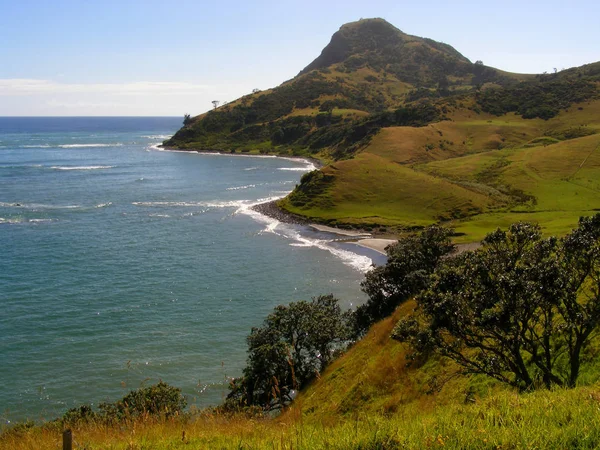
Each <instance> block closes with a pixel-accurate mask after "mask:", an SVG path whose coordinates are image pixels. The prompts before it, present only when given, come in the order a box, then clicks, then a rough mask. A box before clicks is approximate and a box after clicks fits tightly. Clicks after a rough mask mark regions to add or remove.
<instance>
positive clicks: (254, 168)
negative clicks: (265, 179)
mask: <svg viewBox="0 0 600 450" xmlns="http://www.w3.org/2000/svg"><path fill="white" fill-rule="evenodd" d="M244 170H258V167H256V166H254V167H246V168H245V169H244Z"/></svg>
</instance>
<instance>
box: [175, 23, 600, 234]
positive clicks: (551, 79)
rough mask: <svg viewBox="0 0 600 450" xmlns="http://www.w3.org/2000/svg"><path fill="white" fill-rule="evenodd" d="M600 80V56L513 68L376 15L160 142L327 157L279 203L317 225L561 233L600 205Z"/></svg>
mask: <svg viewBox="0 0 600 450" xmlns="http://www.w3.org/2000/svg"><path fill="white" fill-rule="evenodd" d="M599 85H600V62H598V63H593V64H588V65H585V66H582V67H577V68H572V69H568V70H563V71H560V72H556V73H552V74H539V75H523V74H514V73H508V72H503V71H501V70H498V69H495V68H492V67H488V66H486V65H484V64H483V63H482V62H481V61H477V62H475V63H472V62H471V61H469V60H468V59H467V58H465V57H464V56H463V55H461V54H460V53H459V52H458V51H457V50H456V49H454V48H453V47H451V46H450V45H448V44H444V43H440V42H436V41H433V40H431V39H427V38H421V37H416V36H411V35H408V34H405V33H403V32H402V31H400V30H399V29H397V28H396V27H394V26H393V25H391V24H389V23H388V22H386V21H385V20H383V19H366V20H360V21H357V22H353V23H349V24H346V25H343V26H342V27H341V28H340V30H339V31H337V32H336V33H335V34H334V35H333V37H332V39H331V42H330V43H329V44H328V45H327V46H326V47H325V48H324V49H323V51H322V52H321V54H320V55H319V56H318V57H317V58H316V59H315V60H314V61H312V62H311V63H310V64H309V65H307V66H306V67H305V68H304V69H303V70H301V71H300V73H299V74H298V75H297V76H296V77H294V78H293V79H291V80H289V81H286V82H285V83H283V84H281V85H280V86H278V87H275V88H273V89H269V90H266V91H262V92H253V93H251V94H248V95H246V96H243V97H242V98H240V99H238V100H236V101H234V102H231V103H229V104H227V105H223V106H220V107H218V108H215V109H214V110H212V111H209V112H207V113H205V114H202V115H200V116H197V117H194V118H189V117H188V118H186V120H185V124H184V126H183V127H182V128H181V129H180V130H179V131H178V132H177V133H176V134H175V135H174V136H173V137H172V138H171V139H170V140H168V141H166V142H165V143H164V145H165V146H167V147H170V148H178V149H183V150H198V149H201V150H220V151H227V152H231V153H240V152H241V153H250V154H252V153H274V154H279V155H290V156H292V155H293V156H303V157H307V156H310V157H315V158H318V159H320V160H321V161H323V162H324V163H326V164H325V167H323V168H322V169H321V170H320V171H318V172H314V173H311V174H307V175H305V176H304V177H303V178H302V180H301V183H300V185H299V186H298V187H297V188H296V189H295V190H294V192H292V193H291V194H290V195H289V196H288V197H286V198H285V199H283V200H281V201H280V202H279V206H280V207H281V208H283V209H285V210H287V211H289V212H292V213H294V214H299V215H302V216H305V217H307V218H308V219H310V220H313V221H317V222H323V223H329V224H331V225H336V226H343V227H358V228H363V229H364V228H366V229H371V230H374V231H376V232H386V233H393V234H395V233H398V232H402V231H403V230H406V229H412V228H414V227H421V226H424V225H427V224H431V223H436V222H440V223H444V224H447V225H449V226H453V227H455V228H456V229H457V232H458V233H459V234H460V235H461V236H462V237H459V238H458V239H459V240H464V241H472V240H477V239H479V238H481V237H482V236H483V235H485V234H486V233H487V232H488V231H489V230H490V228H492V227H494V226H497V225H507V224H508V223H511V222H514V221H515V220H519V219H527V220H533V221H537V222H540V223H542V225H543V226H544V227H545V228H546V229H547V230H548V231H549V232H550V231H551V232H553V233H563V232H566V231H568V229H569V227H570V226H573V225H575V223H576V219H577V217H578V216H579V215H586V214H587V213H588V212H589V211H591V210H593V209H595V208H600V195H599V194H600V187H599V186H598V182H597V180H598V179H600V161H597V153H598V152H596V150H595V149H596V146H597V145H598V143H599V142H597V140H598V139H597V137H598V136H599V135H596V133H597V132H598V131H599V130H600V100H599V98H600V97H599V92H600V91H599ZM597 162H598V167H597V166H596V163H597ZM465 168H466V169H465ZM574 186H575V187H574ZM577 186H579V187H577Z"/></svg>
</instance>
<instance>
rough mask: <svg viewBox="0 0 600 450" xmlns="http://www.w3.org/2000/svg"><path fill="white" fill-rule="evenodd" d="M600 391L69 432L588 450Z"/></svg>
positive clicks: (124, 442)
mask: <svg viewBox="0 0 600 450" xmlns="http://www.w3.org/2000/svg"><path fill="white" fill-rule="evenodd" d="M599 408H600V388H599V387H598V386H594V387H582V388H578V389H574V390H556V391H539V392H535V393H532V394H516V393H511V392H502V393H499V394H496V395H492V396H490V397H488V398H484V399H482V400H478V401H476V402H475V403H472V404H460V403H455V404H451V405H440V406H434V407H433V408H432V409H431V410H428V411H425V412H423V411H422V410H421V408H420V407H419V405H417V404H415V405H409V406H407V407H405V408H402V409H401V410H399V411H398V412H396V413H394V414H388V415H382V414H375V413H369V414H365V413H361V412H359V411H357V412H355V413H353V414H352V415H349V416H347V417H332V418H331V421H330V422H331V423H327V421H325V420H319V421H312V420H310V418H306V417H303V416H302V414H301V412H300V410H299V409H298V407H296V408H294V409H291V410H290V411H288V412H287V413H286V414H285V415H284V416H283V417H282V418H280V419H248V418H243V417H237V418H236V417H233V418H225V417H222V416H218V415H213V416H203V417H198V418H195V419H188V420H184V419H173V420H168V421H155V420H139V421H136V422H131V423H125V424H121V425H119V426H112V427H106V426H102V425H95V424H86V425H81V426H79V427H75V428H74V430H73V434H74V441H75V448H79V449H82V448H85V449H90V450H91V449H115V450H116V449H130V450H133V449H140V450H141V449H156V450H162V449H189V448H211V449H254V448H256V449H262V448H272V449H391V448H411V449H419V448H438V447H440V448H441V447H444V448H450V449H499V448H501V449H513V448H514V449H516V448H535V449H546V448H548V449H550V448H552V449H554V448H564V449H567V448H568V449H593V448H598V447H599V446H600V413H599ZM60 442H61V430H60V429H58V428H52V427H45V428H33V429H30V430H26V431H22V432H9V433H4V434H3V435H2V437H1V438H0V448H2V449H14V450H20V449H40V450H44V449H56V448H59V447H60Z"/></svg>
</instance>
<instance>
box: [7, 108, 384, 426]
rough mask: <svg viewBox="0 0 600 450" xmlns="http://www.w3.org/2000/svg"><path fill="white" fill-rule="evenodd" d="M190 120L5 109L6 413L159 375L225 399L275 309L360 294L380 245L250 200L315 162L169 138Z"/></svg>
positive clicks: (94, 398) (45, 413) (53, 410)
mask: <svg viewBox="0 0 600 450" xmlns="http://www.w3.org/2000/svg"><path fill="white" fill-rule="evenodd" d="M180 123H181V119H180V118H0V242H1V246H0V249H1V250H0V311H1V314H0V417H2V419H3V420H4V421H5V422H6V421H15V420H23V419H25V418H29V419H32V420H44V419H52V418H54V417H56V416H58V415H60V414H62V413H63V412H64V411H66V410H67V409H68V408H70V407H73V406H78V405H80V404H82V403H92V404H97V403H99V402H101V401H106V400H108V401H113V400H116V399H118V398H120V397H121V396H123V395H124V394H125V393H127V392H128V391H129V390H131V389H135V388H138V387H140V386H141V385H142V384H144V383H145V384H149V383H156V382H157V381H158V380H159V379H162V380H164V381H166V382H168V383H169V384H172V385H175V386H178V387H181V388H182V389H183V392H184V393H185V394H186V395H187V396H188V397H189V400H190V403H191V404H194V405H197V406H199V407H202V406H206V405H211V404H216V403H218V402H220V401H221V400H222V399H223V397H224V396H225V395H226V393H227V383H228V379H229V377H231V376H237V375H239V374H240V372H241V369H242V367H243V366H244V363H245V358H246V354H245V351H246V343H245V337H246V336H247V334H248V333H249V332H250V328H251V327H252V326H258V325H260V324H261V322H262V320H263V318H264V317H265V316H266V315H267V314H268V313H269V312H270V311H271V310H272V308H273V307H274V306H276V305H278V304H281V303H289V302H290V301H295V300H301V299H310V297H312V296H316V295H319V294H326V293H333V294H335V295H336V296H337V297H338V298H340V299H341V301H342V303H343V304H344V305H345V306H350V305H352V304H356V303H360V302H362V301H364V294H362V293H361V292H360V286H359V285H360V281H361V280H362V279H363V277H364V271H365V270H367V269H368V267H369V266H370V264H371V262H372V259H376V258H377V256H376V254H375V253H373V252H370V251H368V250H364V249H360V248H359V247H357V246H355V245H353V244H348V243H338V242H335V237H334V236H332V235H328V234H324V233H318V232H314V231H311V230H310V229H308V228H307V227H302V226H294V225H286V224H281V223H279V222H277V221H276V220H273V219H270V218H268V217H265V216H262V215H260V214H258V213H256V212H253V211H252V210H251V209H250V208H249V207H250V206H251V205H253V204H256V203H260V202H263V201H266V200H268V199H274V198H277V197H281V196H283V195H285V194H286V193H287V192H289V191H290V190H291V189H292V188H293V187H294V185H295V184H296V183H297V182H298V180H299V178H300V176H301V175H302V173H304V172H305V171H307V170H311V169H312V168H313V166H312V165H311V164H310V163H309V162H307V161H301V160H290V159H283V158H274V157H244V156H225V155H212V154H211V155H208V154H197V153H182V152H167V151H160V150H159V149H158V148H157V145H158V144H159V143H160V142H161V141H162V140H164V139H166V138H167V137H168V136H169V135H171V134H173V133H174V132H175V131H176V130H177V129H178V128H179V126H180ZM376 262H380V260H379V261H376Z"/></svg>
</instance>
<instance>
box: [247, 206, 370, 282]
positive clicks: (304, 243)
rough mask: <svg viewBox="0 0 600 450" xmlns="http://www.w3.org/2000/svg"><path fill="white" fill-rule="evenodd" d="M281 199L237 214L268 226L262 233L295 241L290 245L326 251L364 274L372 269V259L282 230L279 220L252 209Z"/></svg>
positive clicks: (290, 230) (249, 207)
mask: <svg viewBox="0 0 600 450" xmlns="http://www.w3.org/2000/svg"><path fill="white" fill-rule="evenodd" d="M279 198H281V197H271V198H269V199H262V201H258V202H255V203H252V204H247V205H244V206H241V207H240V208H239V209H238V210H237V211H236V214H239V213H241V214H246V215H249V216H251V217H252V218H253V219H255V220H257V221H259V222H262V223H264V224H266V227H265V229H264V230H263V231H262V232H263V233H264V232H267V233H273V234H276V235H277V236H280V237H282V238H284V239H290V240H291V241H293V242H292V243H290V245H291V246H293V247H316V248H318V249H321V250H325V251H327V252H329V253H331V254H332V255H334V256H335V257H337V258H339V259H341V260H342V262H343V263H344V264H346V265H348V266H350V267H352V268H353V269H356V270H358V271H360V272H363V273H366V272H368V271H369V270H371V269H372V267H373V261H372V260H371V258H369V257H367V256H363V255H359V254H357V253H353V252H351V251H348V250H343V249H340V248H336V247H333V246H332V245H331V241H328V240H324V239H312V238H308V237H306V236H302V235H301V234H300V233H299V232H298V231H296V230H295V229H293V228H287V227H286V228H284V229H281V227H279V225H280V224H281V223H280V222H279V221H278V220H277V219H273V218H271V217H268V216H265V215H264V214H261V213H259V212H258V211H255V210H253V209H252V206H255V205H258V204H260V203H266V202H270V201H273V200H277V199H279Z"/></svg>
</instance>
